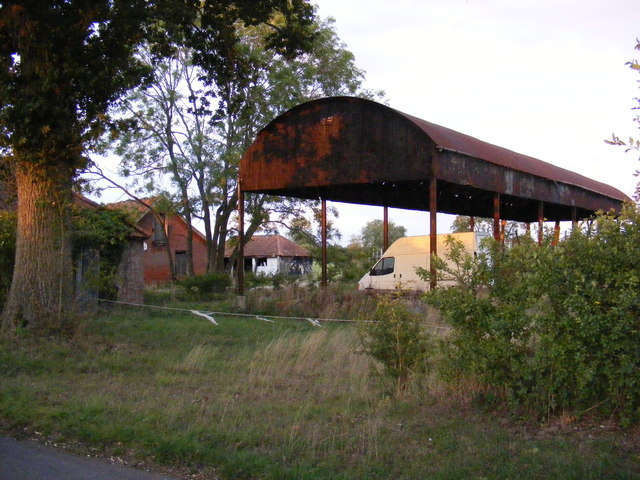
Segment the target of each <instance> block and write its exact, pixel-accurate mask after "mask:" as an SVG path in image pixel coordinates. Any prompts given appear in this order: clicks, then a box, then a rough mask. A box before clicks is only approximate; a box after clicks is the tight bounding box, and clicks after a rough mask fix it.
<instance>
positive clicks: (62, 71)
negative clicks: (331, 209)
mask: <svg viewBox="0 0 640 480" xmlns="http://www.w3.org/2000/svg"><path fill="white" fill-rule="evenodd" d="M276 16H279V18H280V19H281V20H280V23H279V24H277V25H276V24H274V23H273V20H274V18H275V17H276ZM313 19H314V11H313V7H312V6H311V5H310V4H309V3H308V2H306V1H303V0H242V1H235V2H232V3H228V2H214V1H199V0H182V1H176V0H156V1H152V0H82V1H81V0H21V1H8V2H3V3H2V4H0V132H1V133H2V140H1V144H0V148H1V152H0V153H1V154H2V157H1V158H2V161H3V162H6V161H8V162H10V163H11V165H12V169H13V172H14V175H15V179H16V186H17V193H18V200H19V202H18V205H19V206H18V220H17V222H18V224H17V236H16V256H15V267H14V275H13V280H12V285H11V289H10V292H9V296H8V299H7V302H6V304H5V309H4V312H3V329H4V330H7V331H14V330H15V329H16V328H18V327H28V328H31V329H34V330H36V329H37V330H43V329H46V328H64V327H65V326H67V325H69V324H72V323H73V320H72V319H73V304H74V301H73V289H72V285H73V282H72V281H71V280H72V277H71V276H72V268H71V236H70V228H69V224H70V219H71V188H72V185H71V184H72V180H73V178H74V177H75V175H76V174H77V172H78V169H79V168H81V167H82V166H83V165H84V163H85V158H86V152H87V151H89V150H91V149H92V147H93V146H94V140H95V139H96V138H98V136H99V135H100V134H101V133H102V132H103V131H104V129H105V128H108V127H109V126H110V125H111V124H112V121H111V120H110V119H109V116H108V114H109V109H110V107H111V106H112V105H114V104H115V103H116V102H117V101H118V100H119V99H120V98H121V97H122V96H123V95H124V94H125V93H126V92H127V91H128V90H129V89H131V88H133V87H135V86H136V85H139V84H141V83H142V82H144V81H145V79H146V78H147V76H148V73H149V68H148V66H145V65H144V64H143V63H142V62H141V61H140V58H139V57H138V56H137V55H136V52H137V51H138V48H139V46H140V45H141V44H143V43H149V44H150V45H152V52H153V55H154V56H155V57H157V58H160V57H161V56H163V55H170V54H172V52H173V49H174V48H175V47H176V46H177V45H187V46H188V47H191V48H193V58H194V61H195V62H196V63H197V64H199V65H201V66H202V68H203V69H204V70H205V71H206V72H208V79H209V80H208V81H209V82H210V83H211V84H212V85H213V84H219V83H223V82H224V81H225V79H226V78H228V76H229V74H230V73H233V72H235V71H237V69H238V67H239V65H236V64H235V63H234V61H233V60H234V55H233V52H234V49H235V47H236V45H237V44H238V37H237V35H236V33H235V26H236V25H237V24H238V23H244V24H246V25H259V24H267V25H270V28H271V30H270V33H269V34H268V36H267V40H266V41H267V44H268V46H269V47H270V48H274V49H276V50H277V51H278V52H281V53H282V54H283V55H285V56H287V57H291V56H295V55H296V54H298V53H300V52H301V51H304V50H305V49H306V48H307V46H308V45H309V43H310V42H311V41H312V39H313V32H312V31H311V30H310V28H309V27H310V25H311V23H312V21H313Z"/></svg>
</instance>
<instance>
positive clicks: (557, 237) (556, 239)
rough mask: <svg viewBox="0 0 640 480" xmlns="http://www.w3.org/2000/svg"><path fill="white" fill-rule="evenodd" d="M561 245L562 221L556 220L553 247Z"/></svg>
mask: <svg viewBox="0 0 640 480" xmlns="http://www.w3.org/2000/svg"><path fill="white" fill-rule="evenodd" d="M558 243H560V220H556V224H555V225H554V227H553V242H552V243H551V245H553V246H554V247H555V246H556V245H558Z"/></svg>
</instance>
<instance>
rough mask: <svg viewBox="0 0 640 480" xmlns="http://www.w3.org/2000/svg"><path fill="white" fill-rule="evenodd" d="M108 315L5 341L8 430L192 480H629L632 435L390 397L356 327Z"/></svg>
mask: <svg viewBox="0 0 640 480" xmlns="http://www.w3.org/2000/svg"><path fill="white" fill-rule="evenodd" d="M218 320H219V323H220V325H219V326H218V327H216V326H213V325H212V324H211V323H209V322H207V321H206V320H205V319H203V318H199V317H196V316H193V315H191V314H188V313H182V312H165V311H153V310H147V311H140V310H136V309H129V310H114V311H111V312H109V313H101V314H99V315H97V316H95V318H91V319H90V320H87V322H86V325H85V327H84V330H83V331H82V332H81V333H80V334H78V335H77V336H76V337H75V339H70V340H60V339H33V338H27V337H25V338H21V339H20V340H19V341H15V340H7V339H2V340H0V342H1V343H0V347H1V349H0V372H1V385H0V418H1V421H0V427H1V428H2V430H3V431H4V433H5V434H8V435H12V436H29V437H34V436H36V437H39V438H41V439H43V440H44V439H48V440H49V441H51V442H55V443H57V444H65V445H71V446H73V448H74V449H77V450H80V451H83V452H90V453H92V454H96V455H103V456H112V457H121V458H123V459H126V460H127V461H128V462H129V463H133V464H144V465H146V466H149V465H152V466H155V467H156V468H170V469H174V471H175V472H178V473H180V474H181V475H183V476H184V477H185V478H196V479H209V478H211V479H213V478H222V479H518V478H526V479H612V478H615V479H632V478H640V457H639V453H640V445H638V443H637V441H636V440H637V435H636V434H635V432H633V431H620V430H617V429H616V428H614V427H612V426H608V425H601V424H600V422H591V423H585V424H580V425H578V424H576V423H575V422H574V423H568V424H566V425H565V424H563V423H562V422H560V421H559V420H554V421H552V422H550V423H546V424H532V423H530V422H524V421H521V420H518V419H517V418H513V416H512V415H510V414H509V413H507V412H497V411H491V410H488V409H487V408H486V407H480V406H477V405H476V404H474V402H473V401H470V400H469V398H468V395H466V396H465V395H458V396H457V395H455V394H454V393H455V392H454V391H452V390H443V387H442V386H438V385H436V384H434V383H433V382H432V381H430V380H425V379H423V381H422V382H419V383H418V384H417V385H416V386H415V388H414V389H413V391H412V392H411V393H410V394H409V395H407V396H406V397H404V398H401V399H397V398H392V397H390V396H389V395H386V394H385V391H386V389H387V386H386V385H384V384H382V383H381V382H380V380H379V378H378V377H376V376H374V375H372V373H371V365H370V362H369V360H368V359H367V358H366V357H365V356H364V355H362V354H361V353H359V348H360V347H359V340H358V336H357V333H356V331H355V328H354V327H352V326H350V325H346V326H345V325H333V324H332V325H325V326H323V327H321V328H318V327H313V326H312V325H310V324H309V323H307V322H303V321H302V322H301V321H284V320H279V321H276V322H275V323H273V324H272V323H266V322H261V321H258V320H256V319H254V318H233V317H220V318H219V319H218Z"/></svg>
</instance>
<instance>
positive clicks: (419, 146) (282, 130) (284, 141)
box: [240, 97, 630, 221]
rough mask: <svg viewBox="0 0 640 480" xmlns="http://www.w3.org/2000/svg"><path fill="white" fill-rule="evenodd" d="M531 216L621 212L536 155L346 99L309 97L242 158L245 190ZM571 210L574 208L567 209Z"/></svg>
mask: <svg viewBox="0 0 640 480" xmlns="http://www.w3.org/2000/svg"><path fill="white" fill-rule="evenodd" d="M432 177H435V178H437V180H438V188H437V190H438V191H437V210H438V211H440V212H445V213H453V214H461V215H471V216H478V217H491V216H492V215H493V208H494V203H493V202H494V193H499V194H500V216H501V218H503V219H506V220H518V221H535V220H537V219H538V208H539V205H540V203H541V202H544V217H545V218H547V219H548V220H570V219H571V218H572V215H573V214H574V213H575V214H576V215H577V217H578V218H585V217H588V216H590V215H591V214H592V213H593V212H595V211H596V210H610V209H619V207H620V205H621V203H622V202H624V201H629V200H630V199H629V198H628V197H627V196H626V195H625V194H624V193H622V192H621V191H619V190H617V189H615V188H613V187H611V186H609V185H605V184H603V183H601V182H597V181H595V180H591V179H589V178H586V177H584V176H582V175H579V174H577V173H575V172H571V171H569V170H565V169H562V168H559V167H556V166H554V165H551V164H549V163H546V162H543V161H541V160H538V159H536V158H533V157H530V156H527V155H522V154H519V153H516V152H513V151H511V150H508V149H505V148H502V147H499V146H496V145H492V144H490V143H487V142H483V141H481V140H478V139H476V138H474V137H471V136H469V135H465V134H462V133H459V132H456V131H454V130H451V129H448V128H446V127H442V126H439V125H436V124H433V123H430V122H427V121H425V120H422V119H420V118H417V117H414V116H412V115H408V114H406V113H403V112H399V111H397V110H394V109H392V108H390V107H387V106H385V105H381V104H379V103H376V102H373V101H370V100H365V99H360V98H353V97H329V98H323V99H320V100H315V101H311V102H307V103H304V104H301V105H298V106H297V107H294V108H293V109H291V110H289V111H287V112H285V113H284V114H282V115H280V116H279V117H278V118H276V119H275V120H273V121H272V122H271V123H269V124H268V125H267V126H266V127H265V128H264V129H262V130H261V131H260V133H259V134H258V137H257V138H256V140H255V141H254V143H253V144H252V145H251V146H250V147H249V149H248V150H247V152H246V153H245V154H244V156H243V158H242V160H241V164H240V181H241V185H242V188H243V190H244V191H249V192H263V193H270V194H277V195H283V196H291V197H298V198H324V199H327V200H334V201H341V202H347V203H357V204H367V205H384V206H390V207H398V208H406V209H413V210H430V205H429V190H428V189H429V182H430V179H431V178H432ZM574 209H575V211H574Z"/></svg>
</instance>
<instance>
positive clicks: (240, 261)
mask: <svg viewBox="0 0 640 480" xmlns="http://www.w3.org/2000/svg"><path fill="white" fill-rule="evenodd" d="M236 265H237V266H236V268H237V269H238V271H237V275H238V288H237V293H238V306H239V307H240V308H241V309H242V310H244V309H245V308H246V301H245V297H244V192H243V191H242V187H241V183H240V182H239V181H238V260H237V262H236Z"/></svg>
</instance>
